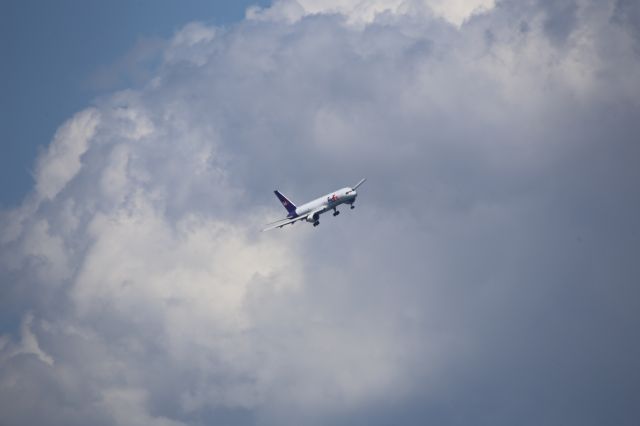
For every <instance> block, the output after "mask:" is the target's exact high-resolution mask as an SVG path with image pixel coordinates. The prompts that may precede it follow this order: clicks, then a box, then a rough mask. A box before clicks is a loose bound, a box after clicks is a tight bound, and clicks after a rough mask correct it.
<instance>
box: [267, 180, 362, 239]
mask: <svg viewBox="0 0 640 426" xmlns="http://www.w3.org/2000/svg"><path fill="white" fill-rule="evenodd" d="M365 180H367V179H366V178H364V179H361V180H360V182H358V183H357V184H355V185H354V186H353V188H349V187H346V188H342V189H338V190H337V191H333V192H330V193H328V194H326V195H323V196H322V197H318V198H316V199H315V200H313V201H309V202H308V203H305V204H303V205H301V206H299V207H298V206H296V205H295V204H294V203H293V202H291V200H289V199H288V198H287V197H285V196H284V195H283V194H282V193H281V192H280V191H278V190H277V189H276V190H274V191H273V192H274V194H275V195H276V197H278V200H280V203H281V204H282V207H284V208H285V209H286V210H287V212H288V214H287V217H286V218H284V219H280V220H277V221H275V222H271V223H270V224H268V225H269V226H268V227H267V228H265V229H263V231H268V230H270V229H274V228H282V227H283V226H286V225H293V224H294V223H296V222H298V221H301V220H305V221H307V222H311V223H313V226H318V225H319V224H320V215H321V214H322V213H324V212H326V211H329V210H333V215H334V216H337V215H339V214H340V212H339V211H338V209H337V207H338V206H339V205H340V204H349V205H350V206H351V208H352V209H353V208H354V205H353V203H354V202H355V201H356V197H357V196H358V193H357V192H356V189H357V188H358V187H359V186H360V185H362V184H363V183H364V181H365Z"/></svg>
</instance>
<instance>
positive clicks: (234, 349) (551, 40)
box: [0, 1, 640, 425]
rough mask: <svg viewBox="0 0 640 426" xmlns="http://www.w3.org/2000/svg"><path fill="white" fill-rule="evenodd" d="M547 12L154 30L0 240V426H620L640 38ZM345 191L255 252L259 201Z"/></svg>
mask: <svg viewBox="0 0 640 426" xmlns="http://www.w3.org/2000/svg"><path fill="white" fill-rule="evenodd" d="M463 6H464V7H463ZM561 6H562V7H560V6H558V5H555V4H554V5H551V4H550V3H549V2H545V1H531V2H510V1H506V2H498V3H496V4H494V3H493V2H470V3H462V2H460V3H458V2H453V3H444V2H411V3H410V2H376V1H374V2H340V3H339V4H338V3H335V2H316V1H313V2H312V1H298V2H290V1H280V2H276V3H275V4H274V5H272V6H271V7H269V8H264V9H255V8H254V9H251V10H250V11H248V13H247V19H245V20H244V21H242V22H239V23H238V24H236V25H234V26H231V27H228V28H218V27H209V26H207V25H205V24H202V23H191V24H189V25H187V26H185V27H184V28H183V29H181V30H180V31H178V32H177V33H176V34H175V36H174V37H173V38H172V39H171V40H168V41H167V42H166V43H162V52H161V58H162V63H161V64H159V65H158V67H157V69H156V70H155V71H154V72H153V73H152V76H151V77H150V78H149V79H148V81H147V82H146V83H145V84H143V85H141V86H140V87H137V88H135V89H131V90H125V91H119V92H116V93H113V94H111V95H109V96H105V97H103V98H101V99H99V100H96V102H95V103H94V105H93V106H91V107H89V108H87V109H86V110H84V111H81V112H79V113H78V114H76V115H74V116H73V117H71V118H70V119H69V120H68V121H67V122H66V123H64V124H63V125H62V126H61V128H60V130H59V131H58V132H57V133H56V135H55V137H54V139H53V141H52V143H51V145H50V146H49V147H48V148H47V149H46V150H45V151H44V152H43V153H42V154H41V155H40V156H39V158H38V160H37V163H36V172H35V185H34V190H33V193H32V194H30V195H28V196H27V197H26V198H25V200H24V202H23V203H22V204H21V205H20V206H17V207H15V208H14V209H12V210H8V211H4V212H2V215H1V216H0V235H1V236H2V238H1V240H0V241H1V243H0V244H1V246H0V247H1V249H0V277H2V282H3V290H2V292H3V295H2V296H3V297H2V298H1V299H2V302H1V303H2V309H1V311H2V312H3V316H2V318H3V320H4V322H3V334H2V338H1V340H0V360H1V361H0V413H2V414H0V418H1V419H2V422H6V423H10V424H37V423H48V424H87V423H91V424H152V423H153V424H157V423H161V424H210V423H215V424H218V423H219V424H225V423H226V424H265V425H270V424H290V423H296V424H328V423H330V424H389V423H427V422H432V423H440V424H455V423H470V422H474V423H478V422H479V423H486V424H513V423H524V424H540V423H543V424H567V423H580V424H601V423H604V422H606V421H611V419H615V422H616V423H617V424H633V423H634V421H635V419H637V417H638V412H637V408H636V405H637V404H635V400H634V397H633V396H634V395H635V394H634V393H633V389H634V388H635V387H636V385H637V383H638V379H639V377H638V373H637V372H638V371H640V368H638V359H640V357H639V356H638V355H640V345H638V343H637V339H635V333H636V330H637V328H638V325H640V324H639V322H640V321H639V319H640V318H639V316H638V314H637V312H638V308H639V306H638V300H640V298H639V297H638V296H639V294H638V288H637V285H636V282H637V281H638V276H639V272H640V271H638V267H637V265H638V264H639V263H638V259H637V253H639V252H640V247H638V241H639V240H638V235H639V226H638V225H639V223H638V219H637V218H638V217H640V214H639V213H640V198H639V197H638V192H637V188H636V186H637V184H636V183H637V182H638V178H639V176H638V168H637V163H638V158H639V154H640V152H639V148H638V145H637V143H636V139H637V137H636V135H637V134H638V130H639V129H638V126H639V125H638V122H637V115H638V111H639V108H640V105H639V104H638V99H640V93H639V90H640V84H638V83H639V82H638V77H636V76H638V75H640V72H635V71H637V70H638V67H639V64H640V59H639V56H638V55H637V50H635V49H636V46H637V40H636V38H635V35H634V33H633V32H632V31H630V30H629V25H630V24H629V22H630V21H629V20H627V19H623V17H622V16H621V14H622V15H624V12H621V11H624V10H626V9H624V8H625V7H627V6H624V4H623V3H619V2H618V3H614V2H590V1H576V2H566V3H563V5H561ZM479 10H482V13H479V12H478V11H479ZM365 176H366V177H367V178H368V181H367V183H366V184H365V185H364V186H363V187H362V189H361V190H359V193H360V195H359V199H358V202H357V203H356V204H357V206H358V207H357V208H356V210H355V211H353V212H351V211H345V212H344V213H343V214H342V215H340V216H339V217H338V218H335V219H334V218H332V217H330V216H329V217H327V218H324V217H323V219H322V220H321V222H322V223H321V226H320V227H319V228H317V229H312V228H311V227H308V226H305V225H304V224H302V225H300V224H298V225H295V226H293V227H289V228H286V229H284V230H282V232H272V233H264V234H263V233H260V232H258V231H259V229H260V228H261V226H262V225H263V224H264V223H265V222H267V221H269V220H273V219H275V218H277V217H278V216H280V215H282V214H283V211H281V208H280V207H279V205H278V203H277V201H276V200H275V199H274V198H273V196H272V193H271V191H272V190H273V189H274V187H277V188H279V189H281V190H283V191H284V192H285V193H287V195H289V196H290V197H291V198H292V199H293V200H294V201H298V202H300V201H304V200H306V199H307V198H309V197H312V196H313V195H315V194H321V193H324V192H326V191H328V190H330V189H331V188H332V187H340V186H343V185H345V184H353V183H355V182H356V181H357V180H358V179H360V178H361V177H365ZM12 324H13V326H12Z"/></svg>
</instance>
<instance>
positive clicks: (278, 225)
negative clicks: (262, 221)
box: [262, 214, 309, 232]
mask: <svg viewBox="0 0 640 426" xmlns="http://www.w3.org/2000/svg"><path fill="white" fill-rule="evenodd" d="M307 216H309V215H308V214H306V215H303V216H298V217H294V218H293V219H282V220H279V221H277V222H273V223H271V224H269V225H271V226H267V227H266V228H264V229H263V230H262V232H265V231H270V230H272V229H276V228H282V227H283V226H285V225H289V224H291V223H295V222H297V221H299V220H304V219H306V218H307Z"/></svg>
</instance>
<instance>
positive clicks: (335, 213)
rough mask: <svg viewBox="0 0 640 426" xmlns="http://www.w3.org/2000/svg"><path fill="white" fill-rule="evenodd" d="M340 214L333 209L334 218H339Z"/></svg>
mask: <svg viewBox="0 0 640 426" xmlns="http://www.w3.org/2000/svg"><path fill="white" fill-rule="evenodd" d="M339 214H340V212H339V211H338V210H336V209H335V208H334V209H333V215H334V216H338V215H339Z"/></svg>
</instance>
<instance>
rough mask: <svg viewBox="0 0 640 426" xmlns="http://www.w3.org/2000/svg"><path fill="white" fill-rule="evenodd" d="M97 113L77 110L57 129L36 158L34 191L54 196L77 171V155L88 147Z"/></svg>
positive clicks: (79, 164)
mask: <svg viewBox="0 0 640 426" xmlns="http://www.w3.org/2000/svg"><path fill="white" fill-rule="evenodd" d="M99 122H100V115H99V113H98V111H97V110H95V109H87V110H85V111H82V112H79V113H78V114H76V115H75V116H74V117H73V118H71V119H70V120H69V121H68V122H67V123H66V124H65V125H64V126H62V127H61V128H60V130H58V132H57V133H56V136H55V138H54V140H53V142H52V143H51V145H50V146H49V148H48V149H47V151H46V152H45V153H44V154H43V155H42V156H41V157H40V158H39V159H38V165H37V167H36V190H37V192H38V193H39V194H40V195H41V196H43V197H46V198H49V199H52V198H54V197H55V196H56V195H57V194H58V193H59V192H60V191H61V190H62V189H63V188H64V187H65V185H66V184H67V183H68V182H69V181H70V180H71V179H73V177H74V176H75V175H76V173H78V171H79V170H80V168H81V166H82V163H81V161H80V157H81V156H82V154H84V153H85V152H86V150H87V149H88V147H89V141H90V140H91V138H92V137H93V136H94V134H95V132H96V128H97V126H98V123H99Z"/></svg>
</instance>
